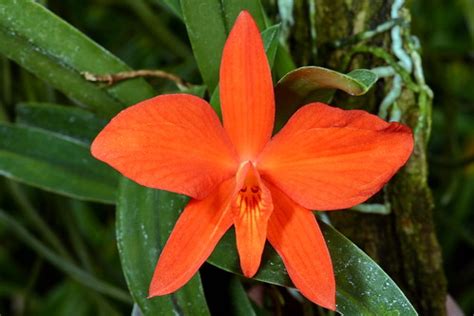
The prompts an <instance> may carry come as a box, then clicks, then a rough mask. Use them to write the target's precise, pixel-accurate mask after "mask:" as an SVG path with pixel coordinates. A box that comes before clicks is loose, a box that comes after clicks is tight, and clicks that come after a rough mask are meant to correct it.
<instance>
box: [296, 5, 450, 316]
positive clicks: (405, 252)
mask: <svg viewBox="0 0 474 316" xmlns="http://www.w3.org/2000/svg"><path fill="white" fill-rule="evenodd" d="M392 5H393V2H392V1H383V0H358V1H355V0H354V1H353V0H318V1H315V0H302V1H294V5H293V18H294V25H293V27H292V30H291V33H290V38H289V45H290V50H291V53H292V56H294V58H295V61H296V62H297V64H298V65H300V66H301V65H308V64H315V65H322V66H327V67H329V68H333V69H337V70H339V71H343V72H347V71H349V70H350V69H351V68H359V67H363V68H372V67H375V66H380V65H384V64H385V62H384V61H383V60H381V59H380V58H378V57H376V56H373V55H370V54H356V55H353V56H352V57H351V58H350V59H349V60H350V62H349V64H347V63H345V62H344V61H345V60H347V56H348V54H351V49H352V48H353V47H354V45H359V44H360V43H355V44H353V45H348V46H345V47H343V48H334V46H333V45H330V43H333V42H334V41H336V40H340V39H344V38H348V37H350V36H353V35H354V34H357V33H360V32H363V31H367V30H371V29H374V28H375V27H376V26H378V25H379V24H381V23H383V22H386V21H387V20H389V19H390V12H391V7H392ZM405 13H407V12H406V11H405ZM405 18H408V14H405ZM405 29H406V30H408V31H409V29H408V28H405ZM391 41H392V38H391V35H390V31H388V32H385V33H382V34H379V35H377V36H375V37H373V38H371V39H369V40H366V41H365V42H364V43H362V44H364V45H368V46H371V47H381V48H383V49H384V50H385V51H387V52H389V53H390V54H392V51H391ZM404 45H407V43H404ZM404 47H405V46H404ZM395 59H396V58H395ZM410 75H411V73H410ZM411 76H412V78H413V77H414V76H413V75H411ZM391 85H392V80H391V79H384V80H380V81H379V83H378V84H377V86H376V87H375V89H373V91H371V92H370V93H369V94H368V95H367V96H364V97H359V98H348V97H346V96H344V95H342V94H338V95H337V96H336V98H335V100H334V102H333V103H334V104H337V105H339V106H344V107H347V108H363V109H366V110H368V111H371V112H375V113H376V112H377V110H378V106H379V104H380V103H381V101H382V99H383V98H384V96H385V95H386V94H387V93H388V91H389V90H390V88H391ZM419 88H421V87H419ZM396 104H397V106H398V107H399V109H400V111H401V121H402V122H404V123H406V124H408V125H409V126H411V127H412V128H413V129H414V131H415V140H416V145H415V151H414V153H413V155H412V157H411V158H410V161H409V162H408V164H407V165H406V166H405V167H404V168H402V169H401V170H400V172H399V173H398V174H397V175H396V176H395V177H394V178H393V179H392V180H391V181H390V183H389V184H388V185H387V187H386V189H385V193H381V194H379V195H378V196H376V197H374V198H373V199H372V200H373V201H378V202H381V201H384V202H389V203H390V204H391V213H390V215H368V214H362V213H356V212H348V211H343V212H334V213H331V220H332V222H333V224H334V225H335V226H336V227H337V228H338V229H340V230H341V231H342V232H343V233H344V234H346V235H347V236H349V237H350V238H351V239H352V240H353V241H354V242H356V243H357V244H358V245H359V246H360V247H362V248H363V249H364V250H365V251H366V252H367V253H368V254H369V255H370V256H371V257H372V258H374V259H375V260H376V261H377V262H379V264H380V265H381V266H382V267H383V268H384V270H385V271H386V272H387V273H388V274H389V275H390V276H391V277H392V278H393V279H394V280H395V281H396V282H397V284H399V286H400V287H401V288H402V289H403V291H404V292H405V294H406V295H407V296H408V298H409V299H410V301H411V302H412V303H413V305H414V306H415V308H416V309H417V310H418V312H419V313H420V314H421V315H445V314H446V309H445V300H446V280H445V277H444V273H443V268H442V260H441V251H440V247H439V245H438V241H437V239H436V234H435V228H434V223H433V202H432V197H431V191H430V189H429V187H428V184H427V167H428V166H427V161H426V145H427V141H428V139H427V138H428V137H427V135H429V125H430V124H429V122H430V119H431V118H430V117H429V116H430V111H429V108H430V106H431V104H430V100H429V98H427V95H426V91H424V90H423V89H419V90H417V89H413V88H408V87H406V86H405V85H402V90H401V94H400V96H399V97H398V99H397V101H396ZM420 122H422V124H420ZM423 122H424V123H423Z"/></svg>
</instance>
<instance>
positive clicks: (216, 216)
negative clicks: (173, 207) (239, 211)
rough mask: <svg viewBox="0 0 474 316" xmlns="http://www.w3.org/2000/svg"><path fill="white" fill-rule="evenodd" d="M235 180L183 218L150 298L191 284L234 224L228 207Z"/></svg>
mask: <svg viewBox="0 0 474 316" xmlns="http://www.w3.org/2000/svg"><path fill="white" fill-rule="evenodd" d="M234 183H235V182H234V179H229V180H227V181H225V182H223V183H222V184H221V185H220V186H219V187H218V189H217V190H216V191H215V192H212V193H211V194H210V195H209V196H208V197H206V198H205V199H204V200H192V201H191V202H190V203H189V204H188V205H187V206H186V208H185V209H184V211H183V213H182V214H181V215H180V217H179V219H178V221H177V222H176V226H175V227H174V229H173V231H172V233H171V235H170V237H169V239H168V241H167V242H166V245H165V247H164V248H163V251H162V253H161V255H160V258H159V260H158V263H157V266H156V268H155V273H154V274H153V279H152V281H151V284H150V291H149V293H150V297H152V296H157V295H165V294H169V293H172V292H174V291H176V290H177V289H179V288H180V287H181V286H183V285H184V284H185V283H186V282H188V281H189V279H191V278H192V277H193V275H194V274H195V273H196V271H197V270H198V269H199V267H200V266H201V265H202V264H203V263H204V261H206V259H207V258H208V257H209V255H210V254H211V252H212V250H213V249H214V248H215V246H216V244H217V242H218V241H219V240H220V239H221V237H222V236H223V235H224V233H225V232H226V231H227V230H228V229H229V228H230V226H231V225H232V214H231V212H230V208H229V207H228V204H229V198H230V197H231V195H232V192H233V188H234Z"/></svg>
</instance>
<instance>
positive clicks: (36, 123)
mask: <svg viewBox="0 0 474 316" xmlns="http://www.w3.org/2000/svg"><path fill="white" fill-rule="evenodd" d="M16 113H17V116H16V122H17V124H18V125H25V126H29V127H36V128H41V129H45V130H48V131H51V132H53V133H58V134H61V135H64V136H68V137H71V138H74V139H76V140H78V141H80V142H83V143H84V144H87V145H89V144H90V143H91V142H92V139H94V137H96V136H97V134H99V132H100V131H101V130H102V128H104V126H105V125H106V124H107V121H106V120H104V119H101V118H99V117H97V116H95V115H94V114H93V113H91V112H89V111H85V110H83V109H79V108H74V107H71V106H64V105H58V104H51V103H20V104H18V105H17V107H16Z"/></svg>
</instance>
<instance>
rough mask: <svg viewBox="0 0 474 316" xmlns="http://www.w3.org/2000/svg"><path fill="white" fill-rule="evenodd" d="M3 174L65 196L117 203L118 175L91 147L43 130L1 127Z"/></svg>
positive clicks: (0, 165) (0, 158)
mask: <svg viewBox="0 0 474 316" xmlns="http://www.w3.org/2000/svg"><path fill="white" fill-rule="evenodd" d="M0 174H1V175H3V176H6V177H8V178H11V179H14V180H18V181H21V182H24V183H27V184H30V185H33V186H36V187H39V188H42V189H44V190H48V191H52V192H56V193H59V194H64V195H66V196H70V197H74V198H78V199H83V200H89V201H98V202H103V203H114V202H115V194H116V188H117V180H118V177H117V173H116V172H115V171H114V170H112V169H111V168H108V167H107V166H105V165H104V164H102V163H100V162H99V161H97V160H95V159H94V158H92V156H91V155H90V153H89V147H88V146H87V145H84V144H82V143H80V142H77V141H75V140H73V139H71V138H66V137H63V136H60V135H57V134H53V133H50V132H47V131H44V130H39V129H34V128H27V127H17V126H11V125H8V124H0Z"/></svg>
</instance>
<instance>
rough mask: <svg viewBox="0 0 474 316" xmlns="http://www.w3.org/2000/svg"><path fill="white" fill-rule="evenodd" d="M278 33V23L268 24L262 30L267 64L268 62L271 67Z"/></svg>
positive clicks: (276, 47)
mask: <svg viewBox="0 0 474 316" xmlns="http://www.w3.org/2000/svg"><path fill="white" fill-rule="evenodd" d="M279 35H280V24H276V25H273V26H270V27H269V28H267V29H266V30H264V31H263V32H262V40H263V46H264V47H265V52H266V53H267V59H268V64H270V68H272V67H273V63H274V62H275V56H276V53H277V50H278V44H279Z"/></svg>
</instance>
